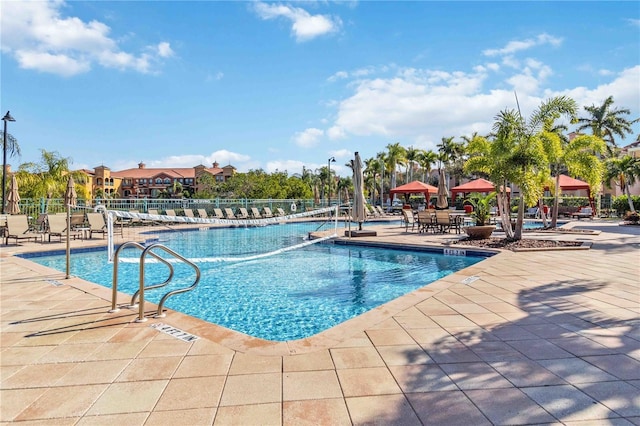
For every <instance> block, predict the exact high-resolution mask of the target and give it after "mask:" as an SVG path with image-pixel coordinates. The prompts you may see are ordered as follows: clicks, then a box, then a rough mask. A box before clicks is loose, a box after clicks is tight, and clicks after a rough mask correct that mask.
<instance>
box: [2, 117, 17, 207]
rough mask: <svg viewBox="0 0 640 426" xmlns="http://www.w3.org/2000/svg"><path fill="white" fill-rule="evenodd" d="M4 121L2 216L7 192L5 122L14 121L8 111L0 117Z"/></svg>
mask: <svg viewBox="0 0 640 426" xmlns="http://www.w3.org/2000/svg"><path fill="white" fill-rule="evenodd" d="M2 121H4V133H3V134H2V139H3V140H2V214H4V213H5V208H6V198H5V197H6V191H7V121H16V120H15V119H14V118H13V117H12V116H11V114H9V111H7V113H6V114H5V115H4V117H2Z"/></svg>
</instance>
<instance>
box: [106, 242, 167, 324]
mask: <svg viewBox="0 0 640 426" xmlns="http://www.w3.org/2000/svg"><path fill="white" fill-rule="evenodd" d="M126 247H137V248H139V249H140V250H143V251H144V249H145V246H144V245H142V244H140V243H138V242H136V241H127V242H125V243H123V244H122V245H121V246H120V247H118V249H117V250H116V251H115V253H114V255H113V285H112V294H111V310H110V311H109V312H110V313H113V312H118V311H119V310H120V309H119V308H117V307H116V305H117V299H118V257H119V256H120V251H121V250H123V249H124V248H126ZM152 256H153V257H155V258H156V259H158V260H159V261H161V262H163V263H164V264H165V265H167V266H168V267H169V278H167V280H166V281H165V282H164V283H160V284H154V285H152V286H149V287H147V290H149V289H153V288H158V287H163V286H165V285H167V284H169V282H170V281H171V280H172V279H173V274H174V271H173V266H172V265H171V263H169V262H168V261H166V260H165V259H163V258H162V257H160V256H158V255H157V254H155V253H152ZM138 293H139V290H138V291H136V292H135V293H133V296H132V298H131V306H135V299H136V297H137V295H138Z"/></svg>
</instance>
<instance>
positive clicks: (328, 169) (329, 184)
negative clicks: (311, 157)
mask: <svg viewBox="0 0 640 426" xmlns="http://www.w3.org/2000/svg"><path fill="white" fill-rule="evenodd" d="M335 162H336V157H331V158H329V159H328V160H327V175H328V176H327V185H328V186H329V190H328V191H329V195H328V196H327V199H328V204H327V207H331V163H335Z"/></svg>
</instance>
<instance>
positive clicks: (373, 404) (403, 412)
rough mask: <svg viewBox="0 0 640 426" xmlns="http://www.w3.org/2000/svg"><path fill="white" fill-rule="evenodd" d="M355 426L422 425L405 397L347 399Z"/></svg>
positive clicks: (388, 396) (387, 396)
mask: <svg viewBox="0 0 640 426" xmlns="http://www.w3.org/2000/svg"><path fill="white" fill-rule="evenodd" d="M346 401H347V406H348V407H349V413H350V414H351V420H352V422H353V423H352V424H354V425H374V424H375V425H398V426H400V425H402V426H405V425H406V426H411V425H416V426H418V425H420V424H421V423H420V420H419V419H418V416H417V415H416V413H415V412H414V411H413V409H412V408H411V405H410V404H409V402H408V401H407V399H406V398H405V396H404V395H384V396H360V397H353V398H347V399H346Z"/></svg>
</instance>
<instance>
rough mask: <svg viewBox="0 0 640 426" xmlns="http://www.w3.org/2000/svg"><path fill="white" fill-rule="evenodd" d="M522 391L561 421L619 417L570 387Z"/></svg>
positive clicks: (537, 388)
mask: <svg viewBox="0 0 640 426" xmlns="http://www.w3.org/2000/svg"><path fill="white" fill-rule="evenodd" d="M521 390H522V391H523V392H524V393H526V394H527V395H528V396H529V398H531V399H533V400H534V401H535V402H537V403H538V404H539V405H540V406H542V408H544V409H545V410H546V411H548V412H549V413H550V414H551V415H553V416H554V417H555V418H557V419H558V420H560V421H569V420H598V419H608V418H611V417H618V416H617V415H616V414H615V413H614V412H612V411H611V410H609V409H608V408H607V407H605V406H604V405H602V404H600V403H598V402H597V401H596V400H594V399H593V398H591V397H589V396H587V395H586V394H584V393H583V392H581V391H580V390H578V389H576V388H575V387H573V386H570V385H560V386H545V387H532V388H521Z"/></svg>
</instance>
